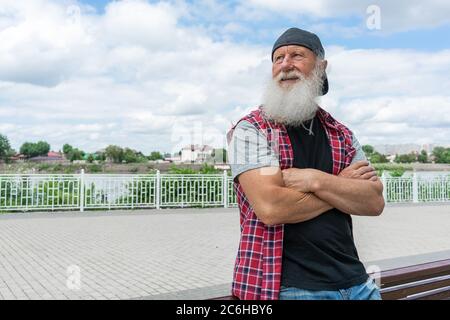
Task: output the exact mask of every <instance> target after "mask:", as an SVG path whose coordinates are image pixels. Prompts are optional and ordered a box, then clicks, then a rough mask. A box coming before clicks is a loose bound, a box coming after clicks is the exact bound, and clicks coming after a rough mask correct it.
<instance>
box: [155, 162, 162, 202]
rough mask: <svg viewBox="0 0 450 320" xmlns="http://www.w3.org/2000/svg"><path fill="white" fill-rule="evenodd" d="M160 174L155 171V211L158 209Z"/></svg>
mask: <svg viewBox="0 0 450 320" xmlns="http://www.w3.org/2000/svg"><path fill="white" fill-rule="evenodd" d="M160 186H161V173H160V172H159V170H156V188H155V203H156V209H158V210H159V209H160V203H159V199H160V198H161V187H160Z"/></svg>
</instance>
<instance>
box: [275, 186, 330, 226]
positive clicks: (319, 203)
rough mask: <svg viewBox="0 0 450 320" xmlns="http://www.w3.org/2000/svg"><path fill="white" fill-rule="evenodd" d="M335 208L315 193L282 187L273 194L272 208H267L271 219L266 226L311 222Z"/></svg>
mask: <svg viewBox="0 0 450 320" xmlns="http://www.w3.org/2000/svg"><path fill="white" fill-rule="evenodd" d="M332 208H333V207H332V206H331V205H330V204H328V203H327V202H326V201H324V200H322V199H319V198H318V197H317V196H315V195H314V194H313V193H303V192H299V191H296V190H293V189H289V188H286V187H280V188H279V189H278V190H276V192H274V194H273V201H270V207H269V208H266V210H267V212H268V216H269V217H270V218H269V219H268V221H267V222H266V224H284V223H298V222H303V221H307V220H311V219H313V218H315V217H317V216H319V215H321V214H322V213H324V212H326V211H328V210H331V209H332Z"/></svg>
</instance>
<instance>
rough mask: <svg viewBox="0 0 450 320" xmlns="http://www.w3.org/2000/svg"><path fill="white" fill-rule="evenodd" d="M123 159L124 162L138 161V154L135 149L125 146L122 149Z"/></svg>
mask: <svg viewBox="0 0 450 320" xmlns="http://www.w3.org/2000/svg"><path fill="white" fill-rule="evenodd" d="M123 160H124V161H125V162H126V163H135V162H138V161H139V156H138V154H137V152H136V151H134V150H132V149H130V148H125V149H124V150H123Z"/></svg>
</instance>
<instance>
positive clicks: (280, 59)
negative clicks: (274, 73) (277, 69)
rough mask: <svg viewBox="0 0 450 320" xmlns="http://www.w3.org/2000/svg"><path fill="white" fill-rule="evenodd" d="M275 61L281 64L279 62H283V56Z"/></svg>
mask: <svg viewBox="0 0 450 320" xmlns="http://www.w3.org/2000/svg"><path fill="white" fill-rule="evenodd" d="M275 61H277V62H279V61H283V56H278V57H276V58H275Z"/></svg>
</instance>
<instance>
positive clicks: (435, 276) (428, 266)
mask: <svg viewBox="0 0 450 320" xmlns="http://www.w3.org/2000/svg"><path fill="white" fill-rule="evenodd" d="M380 279H381V286H380V287H381V290H380V291H381V296H382V298H383V300H450V259H448V260H441V261H434V262H430V263H424V264H418V265H413V266H408V267H403V268H397V269H392V270H385V271H382V272H381V273H380ZM378 283H380V282H379V281H378ZM211 300H237V298H236V297H234V296H224V297H217V298H213V299H211Z"/></svg>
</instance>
